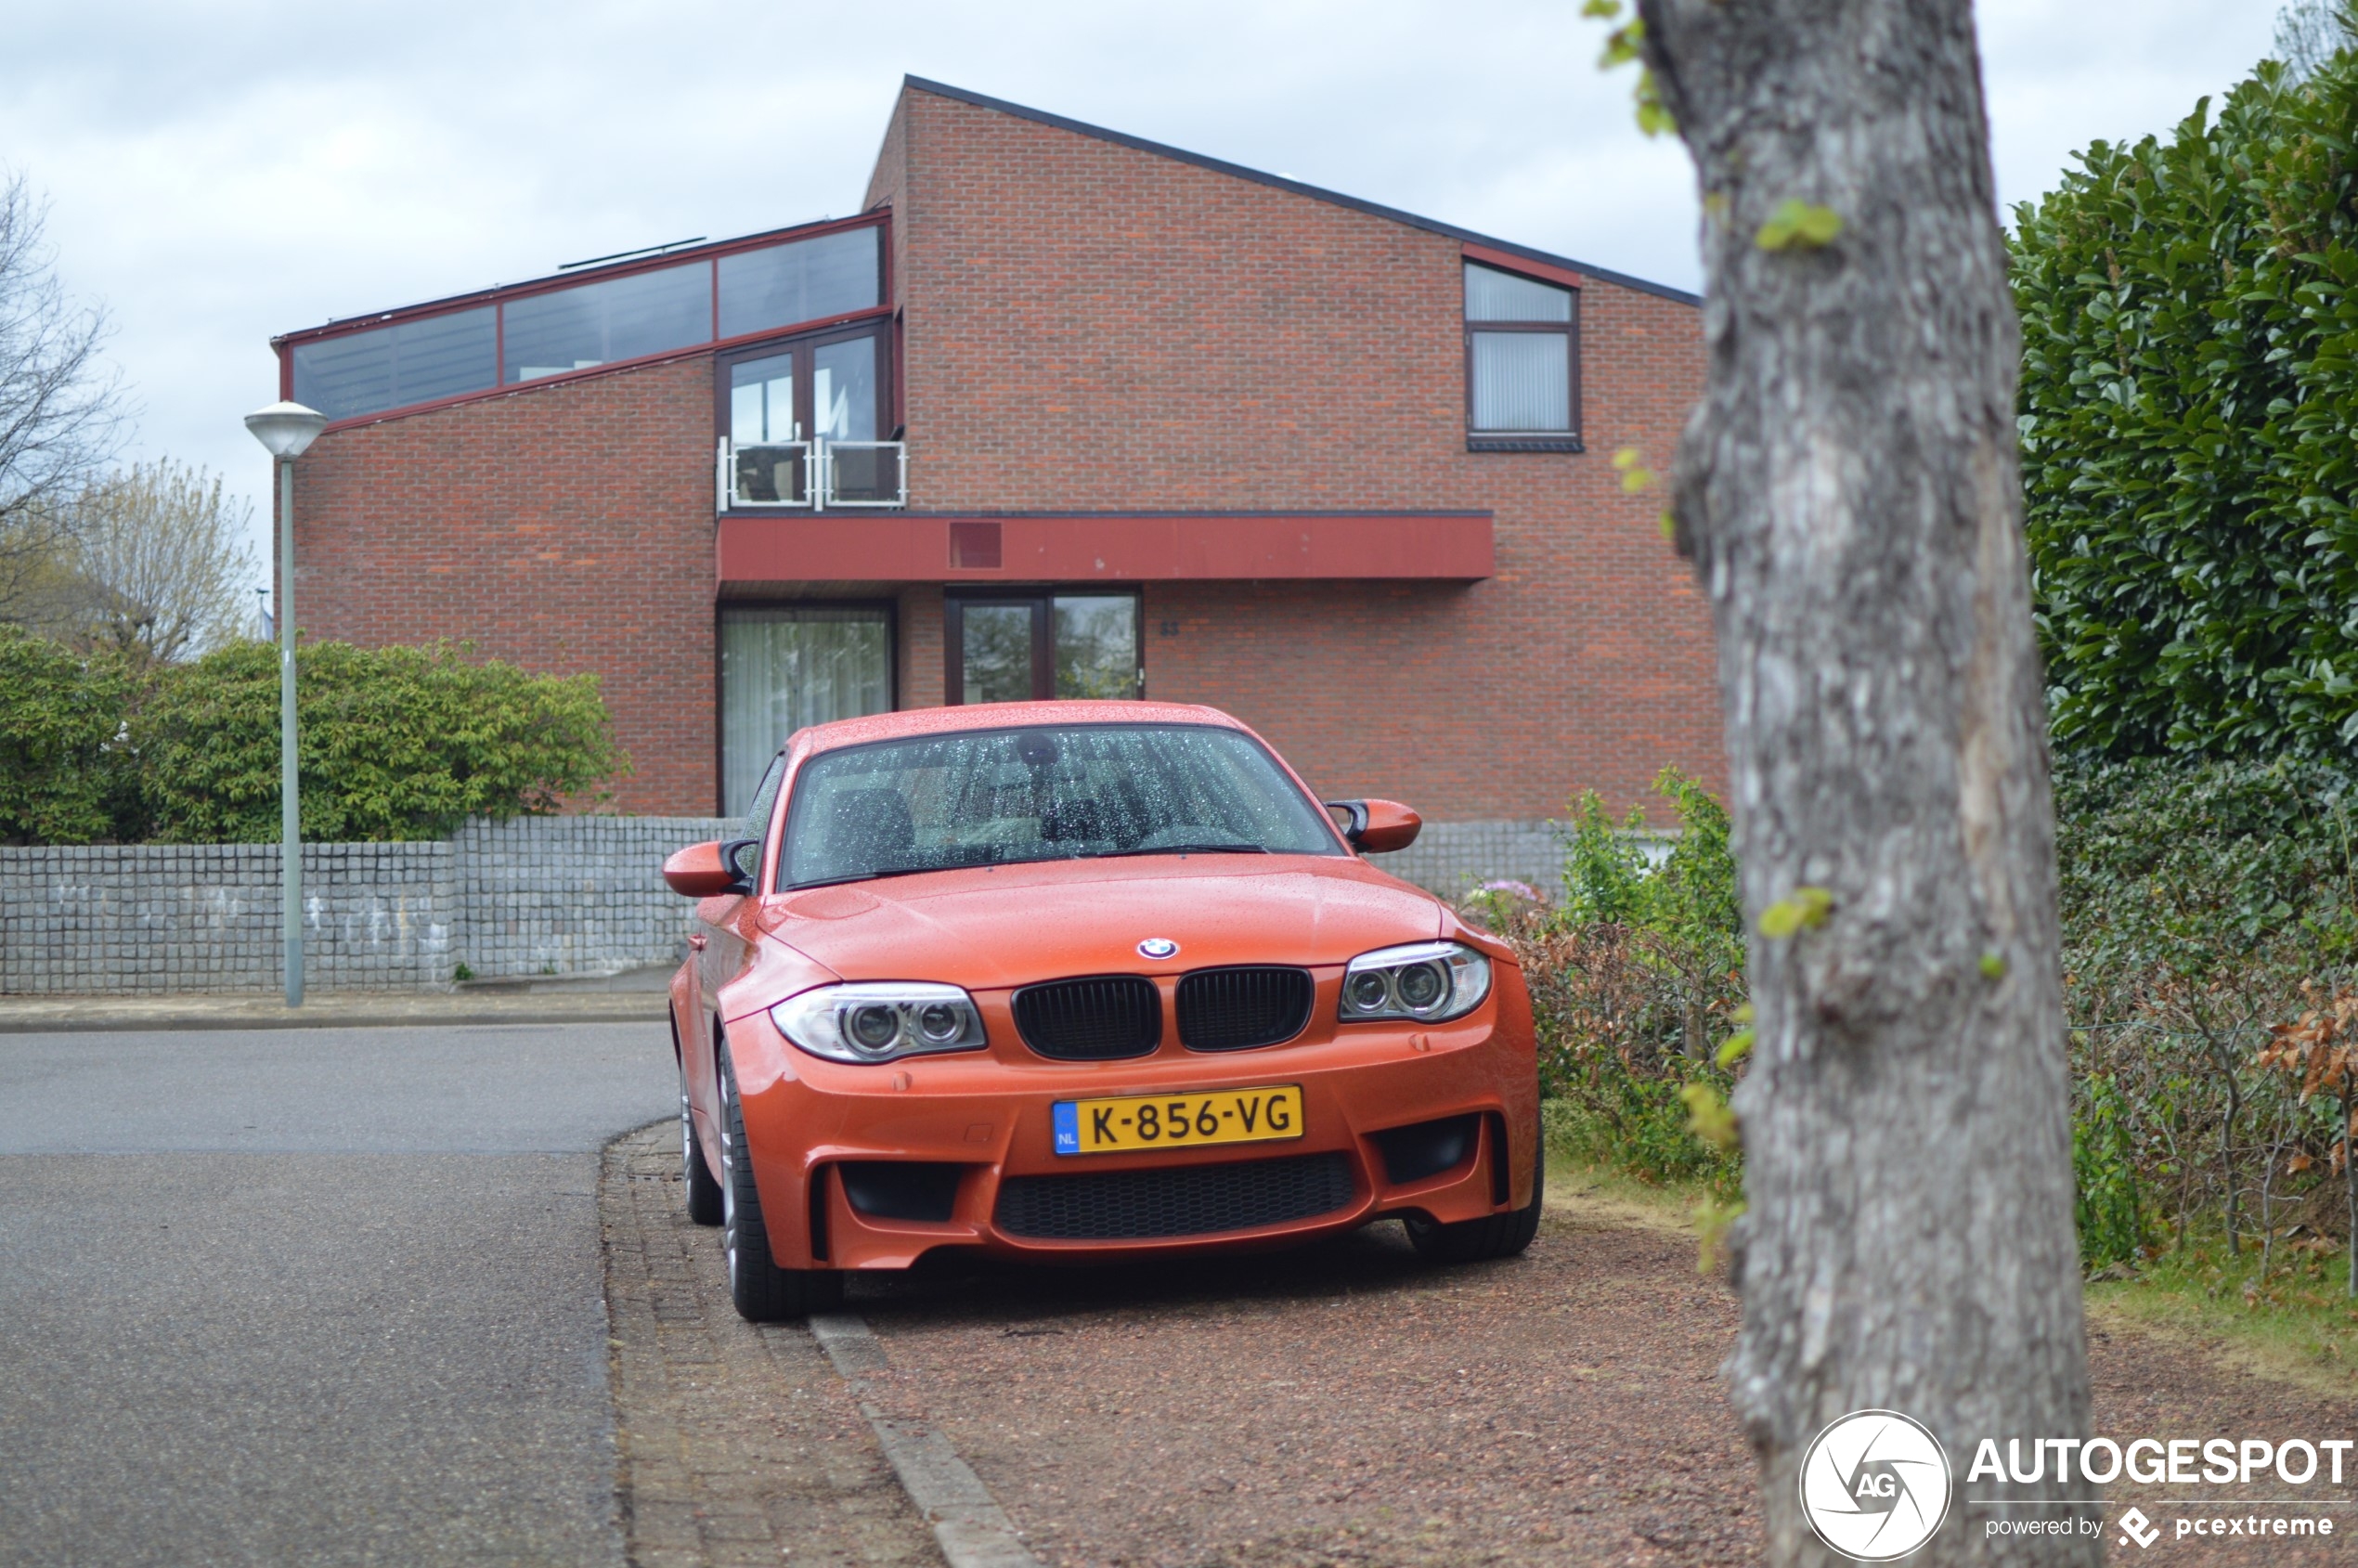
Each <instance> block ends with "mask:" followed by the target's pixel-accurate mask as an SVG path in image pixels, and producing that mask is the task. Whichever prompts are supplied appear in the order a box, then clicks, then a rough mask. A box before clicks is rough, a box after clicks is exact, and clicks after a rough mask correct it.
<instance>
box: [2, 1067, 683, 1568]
mask: <svg viewBox="0 0 2358 1568" xmlns="http://www.w3.org/2000/svg"><path fill="white" fill-rule="evenodd" d="M675 1092H676V1091H675V1090H674V1088H673V1086H672V1075H671V1068H670V1051H669V1048H668V1046H667V1042H666V1039H665V1036H664V1032H663V1026H662V1025H661V1024H660V1023H654V1024H584V1025H574V1026H569V1027H507V1026H501V1027H489V1028H438V1029H406V1028H405V1029H348V1030H258V1031H253V1032H237V1031H227V1030H224V1031H203V1032H190V1033H182V1034H173V1033H126V1034H92V1033H76V1034H15V1035H0V1565H6V1568H16V1565H18V1564H35V1563H38V1564H41V1565H42V1568H57V1565H59V1564H75V1565H80V1564H92V1565H104V1568H118V1565H120V1568H138V1565H144V1564H150V1563H152V1564H158V1565H167V1564H168V1565H172V1568H182V1565H189V1568H194V1565H200V1564H214V1563H223V1564H231V1563H236V1564H244V1563H273V1564H277V1563H302V1564H306V1565H308V1564H322V1565H330V1564H344V1563H371V1564H388V1565H391V1564H444V1563H452V1564H456V1563H465V1564H490V1563H503V1564H504V1563H535V1564H538V1563H552V1564H553V1563H563V1564H568V1565H572V1564H607V1563H613V1564H617V1565H618V1564H619V1563H620V1562H621V1561H622V1549H621V1536H620V1534H619V1532H618V1530H617V1528H616V1522H615V1518H614V1513H615V1504H614V1481H615V1457H614V1439H613V1432H612V1413H611V1411H612V1407H611V1405H610V1402H609V1398H608V1392H607V1343H606V1340H607V1329H606V1313H605V1306H604V1302H603V1299H602V1266H601V1263H602V1260H601V1253H600V1250H599V1234H598V1212H597V1199H596V1192H597V1179H598V1152H597V1151H598V1149H599V1147H600V1146H601V1145H602V1144H603V1143H604V1142H605V1141H606V1140H607V1139H608V1138H610V1137H612V1136H613V1135H614V1134H617V1133H619V1132H622V1131H624V1130H626V1129H628V1128H630V1127H634V1126H638V1125H640V1124H642V1123H644V1122H646V1121H650V1120H652V1119H654V1118H655V1117H658V1116H661V1115H663V1114H665V1112H666V1111H667V1109H668V1108H670V1106H671V1105H672V1104H673V1103H674V1101H673V1098H672V1096H673V1095H674V1094H675Z"/></svg>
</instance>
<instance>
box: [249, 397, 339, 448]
mask: <svg viewBox="0 0 2358 1568" xmlns="http://www.w3.org/2000/svg"><path fill="white" fill-rule="evenodd" d="M327 423H328V416H327V415H325V414H323V413H321V412H320V411H319V410H318V409H317V408H304V406H303V405H302V404H300V403H273V404H271V405H270V407H268V408H256V409H255V410H254V411H253V413H251V414H248V415H247V416H246V428H247V429H248V430H251V431H253V438H254V439H255V440H256V441H259V442H261V443H262V444H263V445H264V446H265V447H268V448H269V450H270V455H271V456H272V457H274V458H299V457H301V456H303V450H304V447H308V446H310V445H311V441H312V438H313V437H314V436H316V435H317V434H319V432H320V431H321V430H322V429H324V428H325V427H326V425H327Z"/></svg>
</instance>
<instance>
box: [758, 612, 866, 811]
mask: <svg viewBox="0 0 2358 1568" xmlns="http://www.w3.org/2000/svg"><path fill="white" fill-rule="evenodd" d="M891 706H892V613H891V612H890V611H889V610H887V609H884V608H882V607H880V606H870V605H836V604H776V605H769V604H764V605H745V606H735V605H723V606H722V607H721V611H720V811H721V814H722V815H723V816H731V817H734V816H742V815H743V814H744V813H745V810H746V809H747V808H748V807H749V806H750V805H751V804H752V801H753V795H754V791H755V790H756V789H758V788H759V787H760V784H761V775H762V771H763V770H764V769H766V768H768V767H769V766H770V759H771V758H772V757H775V756H776V755H777V754H778V749H779V747H781V746H783V745H785V744H786V737H788V736H789V735H791V734H793V733H794V732H796V731H797V730H799V729H801V728H803V727H804V726H805V725H809V724H823V723H826V722H827V721H828V720H829V719H857V718H859V717H860V716H861V715H862V714H869V713H883V712H885V711H887V709H889V708H890V707H891Z"/></svg>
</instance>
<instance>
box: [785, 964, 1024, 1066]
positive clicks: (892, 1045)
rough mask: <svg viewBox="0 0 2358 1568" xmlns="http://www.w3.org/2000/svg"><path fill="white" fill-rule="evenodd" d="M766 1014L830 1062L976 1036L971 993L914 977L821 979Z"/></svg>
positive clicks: (968, 1047) (934, 1047)
mask: <svg viewBox="0 0 2358 1568" xmlns="http://www.w3.org/2000/svg"><path fill="white" fill-rule="evenodd" d="M770 1019H771V1022H772V1023H774V1024H776V1025H777V1026H778V1028H779V1030H780V1031H781V1032H783V1033H784V1035H785V1037H786V1038H787V1039H789V1040H791V1041H793V1042H794V1043H796V1044H797V1045H799V1046H801V1047H802V1048H803V1049H804V1050H806V1051H808V1052H810V1054H811V1055H812V1056H825V1057H827V1058H828V1059H829V1060H831V1061H838V1062H888V1061H892V1060H894V1059H895V1058H896V1057H900V1056H922V1055H924V1054H926V1053H927V1052H931V1051H972V1050H975V1049H977V1048H978V1047H979V1046H980V1045H981V1044H982V1043H983V1042H982V1015H981V1014H980V1013H978V1012H976V1011H975V1004H974V998H973V997H971V996H968V995H967V994H966V993H965V991H960V990H959V989H958V988H957V987H956V986H953V985H928V984H926V983H924V982H922V981H917V980H863V981H861V982H859V983H857V984H854V985H823V986H821V987H820V988H819V989H818V990H816V991H804V992H803V993H802V994H801V995H800V996H790V997H788V998H786V1000H784V1002H781V1003H779V1004H777V1005H776V1006H775V1007H772V1008H771V1009H770Z"/></svg>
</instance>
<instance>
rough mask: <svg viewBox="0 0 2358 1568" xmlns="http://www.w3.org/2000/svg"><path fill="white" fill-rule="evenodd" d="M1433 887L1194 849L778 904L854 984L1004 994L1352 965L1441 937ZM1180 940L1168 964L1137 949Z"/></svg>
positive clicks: (784, 935) (764, 921) (777, 929)
mask: <svg viewBox="0 0 2358 1568" xmlns="http://www.w3.org/2000/svg"><path fill="white" fill-rule="evenodd" d="M1444 922H1445V909H1444V906H1443V905H1442V903H1441V902H1440V901H1439V900H1437V899H1435V898H1433V897H1432V895H1431V894H1430V893H1425V892H1421V891H1419V890H1418V889H1417V888H1411V887H1409V886H1407V885H1406V884H1405V883H1402V882H1398V881H1395V880H1393V878H1392V877H1390V876H1387V875H1384V874H1383V873H1381V872H1380V871H1377V870H1375V869H1374V868H1373V867H1371V866H1369V865H1367V864H1366V863H1365V862H1361V861H1357V860H1345V859H1343V858H1341V857H1340V856H1333V857H1328V856H1312V855H1270V856H1261V855H1251V856H1246V855H1200V854H1199V855H1190V856H1186V857H1185V858H1181V857H1176V856H1151V857H1133V858H1125V859H1122V860H1117V861H1058V862H1045V863H1043V864H1038V865H1018V866H997V867H989V868H980V867H978V868H973V869H967V870H960V871H946V872H930V873H926V874H922V875H913V876H892V877H881V878H878V879H877V880H875V881H873V882H858V883H846V884H843V885H840V886H837V887H833V888H811V889H810V890H809V891H807V892H799V893H788V894H781V895H776V896H773V897H772V898H771V899H769V900H767V901H765V904H764V908H763V910H762V913H761V925H762V928H763V929H764V931H765V932H767V933H768V934H769V936H770V937H771V939H772V940H777V941H781V942H784V943H785V944H787V945H788V946H790V947H793V948H795V949H797V951H799V952H803V953H805V954H807V955H809V956H810V957H811V958H813V959H815V960H817V961H818V962H819V963H821V964H823V965H826V966H827V967H828V968H830V969H832V970H834V971H835V972H836V974H838V975H840V976H842V977H843V978H846V979H851V980H870V979H873V980H884V979H894V980H942V981H947V982H948V983H950V984H952V985H962V986H965V987H966V988H967V989H968V990H970V991H991V990H1000V989H1004V988H1006V987H1010V986H1018V985H1026V984H1029V983H1030V982H1032V981H1034V980H1043V979H1053V978H1057V977H1060V976H1067V975H1101V974H1153V973H1156V972H1158V971H1168V972H1170V973H1173V974H1182V973H1185V972H1186V971H1187V970H1190V969H1201V968H1208V967H1211V966H1214V965H1224V964H1303V965H1320V964H1341V963H1343V962H1345V961H1346V960H1348V959H1350V958H1352V957H1354V955H1356V954H1358V953H1362V952H1367V951H1368V950H1369V949H1370V948H1379V947H1384V946H1387V945H1389V944H1391V943H1394V942H1413V941H1426V940H1431V939H1432V938H1434V937H1436V936H1438V935H1440V933H1441V931H1442V928H1443V925H1444ZM1155 937H1160V938H1163V939H1165V940H1170V941H1174V942H1177V943H1178V944H1179V950H1178V952H1175V953H1173V954H1172V955H1171V956H1170V957H1168V958H1166V959H1162V960H1160V961H1158V960H1154V959H1149V958H1147V957H1144V956H1142V955H1141V954H1140V953H1139V952H1138V944H1139V943H1140V942H1142V941H1145V940H1148V939H1150V938H1155Z"/></svg>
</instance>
